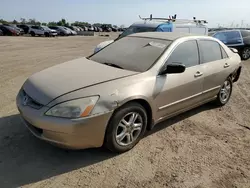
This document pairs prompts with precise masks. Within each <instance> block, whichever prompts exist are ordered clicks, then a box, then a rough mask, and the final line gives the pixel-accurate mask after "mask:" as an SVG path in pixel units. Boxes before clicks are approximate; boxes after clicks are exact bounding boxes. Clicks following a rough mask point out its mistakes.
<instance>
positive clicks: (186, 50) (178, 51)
mask: <svg viewBox="0 0 250 188" xmlns="http://www.w3.org/2000/svg"><path fill="white" fill-rule="evenodd" d="M170 63H183V64H184V65H185V66H186V68H188V67H192V66H195V65H198V64H199V53H198V47H197V43H196V41H195V40H191V41H186V42H183V43H181V44H180V45H179V46H177V48H175V50H174V51H173V52H172V54H171V55H170V57H169V58H168V60H167V64H170Z"/></svg>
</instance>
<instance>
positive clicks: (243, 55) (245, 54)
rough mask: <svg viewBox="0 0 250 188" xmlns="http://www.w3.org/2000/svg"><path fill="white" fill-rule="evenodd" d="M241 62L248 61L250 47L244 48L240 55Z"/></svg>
mask: <svg viewBox="0 0 250 188" xmlns="http://www.w3.org/2000/svg"><path fill="white" fill-rule="evenodd" d="M240 56H241V59H242V60H248V59H249V58H250V47H245V48H243V50H242V51H241V53H240Z"/></svg>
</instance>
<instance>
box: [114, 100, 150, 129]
mask: <svg viewBox="0 0 250 188" xmlns="http://www.w3.org/2000/svg"><path fill="white" fill-rule="evenodd" d="M132 102H135V103H138V104H140V105H142V106H143V107H144V109H145V110H146V112H147V117H148V122H147V130H151V129H152V128H153V126H154V118H153V117H154V115H153V110H152V107H151V105H150V103H149V102H148V101H147V100H146V99H145V98H144V97H140V96H138V97H134V98H130V99H127V100H126V101H124V102H123V103H121V104H120V106H119V107H118V108H117V109H116V110H119V109H120V108H122V107H123V106H124V105H126V104H128V103H132ZM116 110H115V111H116Z"/></svg>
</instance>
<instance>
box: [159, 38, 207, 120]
mask: <svg viewBox="0 0 250 188" xmlns="http://www.w3.org/2000/svg"><path fill="white" fill-rule="evenodd" d="M170 63H171V64H173V63H183V64H184V65H185V66H186V70H185V72H183V73H180V74H167V75H161V76H158V77H157V79H156V82H157V83H156V85H158V86H157V87H158V88H161V90H160V92H159V94H158V95H157V96H156V98H155V104H156V109H157V113H156V116H157V117H156V119H158V120H160V119H162V118H164V117H167V116H171V115H172V114H175V113H178V112H180V111H184V110H185V109H187V108H190V107H192V106H194V105H196V104H197V103H199V102H200V101H201V94H202V85H203V72H204V70H202V67H201V66H200V64H199V53H198V46H197V42H196V40H189V41H185V42H183V43H181V44H179V45H178V46H177V47H176V48H175V49H174V51H173V52H172V54H171V55H170V56H169V58H168V60H167V62H166V65H167V64H170Z"/></svg>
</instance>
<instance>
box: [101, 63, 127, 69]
mask: <svg viewBox="0 0 250 188" xmlns="http://www.w3.org/2000/svg"><path fill="white" fill-rule="evenodd" d="M103 64H104V65H108V66H111V67H116V68H119V69H123V68H122V67H121V66H119V65H116V64H114V63H103Z"/></svg>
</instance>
